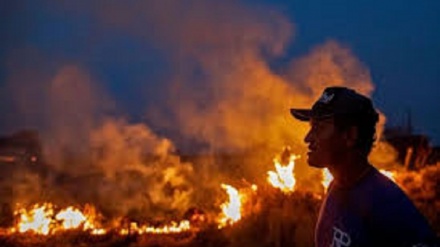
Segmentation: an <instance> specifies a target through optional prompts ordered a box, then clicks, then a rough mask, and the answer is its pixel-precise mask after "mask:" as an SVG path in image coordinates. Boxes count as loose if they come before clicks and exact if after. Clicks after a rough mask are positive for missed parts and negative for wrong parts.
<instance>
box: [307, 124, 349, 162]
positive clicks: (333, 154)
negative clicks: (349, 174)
mask: <svg viewBox="0 0 440 247" xmlns="http://www.w3.org/2000/svg"><path fill="white" fill-rule="evenodd" d="M310 125H311V128H310V130H309V132H308V133H307V135H306V137H305V139H304V141H305V142H306V143H307V144H308V147H309V152H308V153H307V156H308V157H307V162H308V163H309V165H310V166H312V167H319V168H320V167H328V166H332V165H334V164H335V163H337V161H338V159H339V158H340V157H341V155H342V154H343V152H344V151H345V145H344V139H343V137H342V135H341V134H342V133H341V132H338V131H337V129H336V126H335V124H334V119H333V118H327V119H322V120H316V119H312V120H311V121H310Z"/></svg>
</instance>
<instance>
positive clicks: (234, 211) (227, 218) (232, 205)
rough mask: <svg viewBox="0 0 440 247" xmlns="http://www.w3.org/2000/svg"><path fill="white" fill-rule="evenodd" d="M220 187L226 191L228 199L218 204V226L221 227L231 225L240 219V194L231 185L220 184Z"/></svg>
mask: <svg viewBox="0 0 440 247" xmlns="http://www.w3.org/2000/svg"><path fill="white" fill-rule="evenodd" d="M221 187H222V188H223V189H225V190H226V193H228V196H229V200H228V201H227V202H224V203H222V204H221V205H220V207H221V209H222V214H221V216H220V219H219V222H218V226H219V228H223V227H225V226H227V225H232V224H234V223H235V222H237V221H239V220H240V219H241V206H242V195H240V193H239V192H238V190H237V189H236V188H234V187H232V186H231V185H228V184H222V185H221Z"/></svg>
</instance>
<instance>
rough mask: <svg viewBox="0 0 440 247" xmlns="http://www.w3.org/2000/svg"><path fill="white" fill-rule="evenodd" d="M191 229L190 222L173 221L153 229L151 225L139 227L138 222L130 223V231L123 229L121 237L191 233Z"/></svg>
mask: <svg viewBox="0 0 440 247" xmlns="http://www.w3.org/2000/svg"><path fill="white" fill-rule="evenodd" d="M190 229H191V224H190V222H189V221H188V220H182V221H180V222H175V221H172V222H171V223H169V224H167V225H164V226H161V227H153V226H149V225H142V226H138V224H137V223H136V222H132V223H130V226H129V228H128V229H122V230H120V231H119V233H120V234H121V235H128V234H133V233H136V234H147V233H150V234H169V233H180V232H185V231H189V230H190Z"/></svg>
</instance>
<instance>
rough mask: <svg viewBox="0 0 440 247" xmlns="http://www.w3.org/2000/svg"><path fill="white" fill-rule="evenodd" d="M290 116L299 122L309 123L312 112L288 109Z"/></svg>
mask: <svg viewBox="0 0 440 247" xmlns="http://www.w3.org/2000/svg"><path fill="white" fill-rule="evenodd" d="M290 114H292V116H293V117H294V118H296V119H298V120H300V121H310V119H311V117H312V110H310V109H290Z"/></svg>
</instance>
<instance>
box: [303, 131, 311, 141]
mask: <svg viewBox="0 0 440 247" xmlns="http://www.w3.org/2000/svg"><path fill="white" fill-rule="evenodd" d="M311 141H312V135H311V131H309V132H307V135H306V136H305V137H304V142H305V143H310V142H311Z"/></svg>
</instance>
